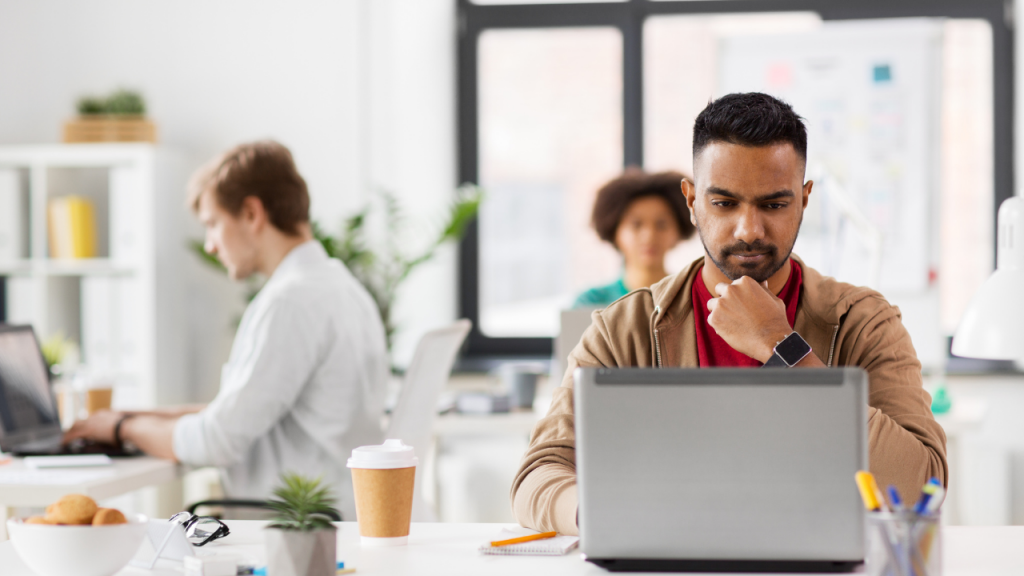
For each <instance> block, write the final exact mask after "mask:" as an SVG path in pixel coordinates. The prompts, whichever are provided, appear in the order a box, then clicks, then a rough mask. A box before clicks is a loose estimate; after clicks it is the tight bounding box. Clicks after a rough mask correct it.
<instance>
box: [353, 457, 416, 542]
mask: <svg viewBox="0 0 1024 576" xmlns="http://www.w3.org/2000/svg"><path fill="white" fill-rule="evenodd" d="M416 464H418V461H417V459H416V452H415V451H414V450H413V448H412V446H406V445H405V444H403V443H402V441H401V440H385V441H384V444H381V445H379V446H360V447H359V448H356V449H355V450H353V451H352V457H351V458H349V460H348V467H349V468H351V469H352V488H353V490H354V491H355V495H356V517H357V518H358V520H359V534H360V536H362V543H363V544H366V545H369V546H401V545H404V544H406V543H408V541H409V524H410V522H411V519H412V495H413V492H414V490H415V483H416Z"/></svg>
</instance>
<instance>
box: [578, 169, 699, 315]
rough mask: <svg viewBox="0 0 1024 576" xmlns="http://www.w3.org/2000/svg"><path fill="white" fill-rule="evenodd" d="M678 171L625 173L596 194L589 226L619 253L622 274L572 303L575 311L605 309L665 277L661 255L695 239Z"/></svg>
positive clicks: (633, 171)
mask: <svg viewBox="0 0 1024 576" xmlns="http://www.w3.org/2000/svg"><path fill="white" fill-rule="evenodd" d="M685 177H686V176H684V175H683V174H681V173H679V172H659V173H657V174H649V173H647V172H644V171H643V170H640V169H638V168H629V169H627V170H626V171H625V172H623V174H622V175H621V176H619V177H618V178H616V179H614V180H612V181H611V182H608V183H607V184H605V185H604V186H602V187H601V189H600V190H599V191H598V192H597V200H595V201H594V212H593V215H592V216H591V224H592V225H593V226H594V230H595V231H597V235H598V236H599V237H600V238H601V240H604V241H605V242H608V243H609V244H611V245H612V246H614V247H615V249H616V250H618V251H619V253H620V254H622V260H623V274H622V276H620V277H619V279H618V280H615V281H614V282H612V283H611V284H607V285H605V286H597V287H595V288H591V289H590V290H587V291H586V292H584V293H582V294H580V295H579V297H578V298H576V302H575V303H574V304H573V308H604V307H605V306H607V305H609V304H611V303H612V302H614V301H616V300H618V299H619V298H621V297H623V296H625V295H626V294H628V293H629V292H630V291H631V290H636V289H637V288H645V287H647V286H650V285H651V284H654V283H656V282H658V281H659V280H661V279H662V278H664V277H666V276H668V272H667V271H666V270H665V255H666V254H667V253H668V251H669V250H671V249H672V248H674V247H675V246H676V245H677V244H679V242H681V241H683V240H686V239H688V238H690V237H691V236H693V233H694V227H693V224H691V223H690V212H689V210H688V209H687V208H686V197H684V196H683V193H682V191H681V190H680V188H679V183H680V181H681V180H682V179H683V178H685Z"/></svg>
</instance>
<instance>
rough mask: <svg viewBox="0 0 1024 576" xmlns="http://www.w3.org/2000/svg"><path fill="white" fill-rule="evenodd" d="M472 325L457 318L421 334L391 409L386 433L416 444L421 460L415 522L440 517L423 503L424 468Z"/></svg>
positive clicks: (415, 496) (391, 436)
mask: <svg viewBox="0 0 1024 576" xmlns="http://www.w3.org/2000/svg"><path fill="white" fill-rule="evenodd" d="M472 325H473V324H472V322H470V321H469V320H466V319H462V320H457V321H456V322H455V323H454V324H451V325H450V326H446V327H444V328H439V329H437V330H431V331H430V332H427V333H426V334H424V335H423V337H422V338H420V341H419V343H418V344H417V345H416V351H415V353H413V357H412V362H410V363H409V368H408V369H407V370H406V372H405V379H404V380H403V381H402V389H401V390H400V391H399V393H398V402H397V403H396V404H395V409H394V410H393V411H392V412H391V422H390V423H389V424H388V432H387V436H386V437H387V438H399V439H401V440H402V441H403V442H405V443H406V444H408V445H409V446H412V447H413V448H414V449H415V450H416V457H417V458H419V461H420V465H419V466H418V467H417V468H416V485H417V487H419V488H418V489H417V490H416V493H415V494H414V496H413V521H414V522H424V521H431V520H436V515H434V514H433V513H432V511H431V510H430V509H429V508H427V507H426V505H425V504H424V503H423V497H422V494H421V489H422V486H423V482H422V481H421V477H422V471H423V466H424V465H425V464H426V461H427V456H428V454H429V452H430V446H431V444H432V443H433V427H434V418H436V417H437V400H438V397H439V396H440V395H441V391H442V390H443V389H444V387H445V384H447V383H448V377H449V376H450V375H451V371H452V366H453V365H454V364H455V355H456V354H457V353H458V351H459V348H460V347H461V346H462V342H463V340H465V339H466V335H467V334H469V329H470V327H471V326H472Z"/></svg>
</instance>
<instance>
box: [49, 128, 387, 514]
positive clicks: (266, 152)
mask: <svg viewBox="0 0 1024 576" xmlns="http://www.w3.org/2000/svg"><path fill="white" fill-rule="evenodd" d="M189 200H190V202H191V205H192V209H193V210H194V211H195V212H196V214H197V215H198V217H199V220H200V221H201V222H202V223H203V225H204V226H205V227H206V246H205V248H206V251H207V252H209V253H210V254H214V255H216V256H217V258H218V259H220V261H221V263H223V264H224V266H225V267H226V268H227V270H228V273H229V274H230V276H231V277H232V278H234V279H240V278H246V277H248V276H250V275H252V274H257V273H259V274H262V275H263V276H264V277H266V278H267V282H266V284H264V285H263V288H262V289H261V290H260V292H259V294H258V295H257V296H256V298H255V299H254V300H253V301H252V303H251V304H249V307H248V308H247V309H246V311H245V315H244V316H243V317H242V322H241V324H240V325H239V327H238V333H237V335H236V336H235V341H234V344H233V346H232V349H231V356H230V358H229V359H228V363H227V364H226V365H225V366H224V369H223V372H222V375H221V388H220V392H219V393H218V394H217V397H216V398H214V400H213V402H211V403H210V404H209V405H208V406H195V407H183V408H170V409H165V410H163V411H157V412H145V413H143V412H126V413H117V412H109V411H108V412H102V413H99V414H96V415H94V416H92V417H91V418H89V419H87V420H83V421H80V422H77V423H76V424H75V425H74V427H73V428H72V429H71V430H69V431H68V434H67V436H66V438H65V440H66V441H70V440H73V439H75V438H88V439H92V440H97V441H101V442H110V443H115V444H120V443H122V442H124V443H131V444H134V445H135V446H137V447H138V448H139V449H141V450H142V451H144V452H146V453H147V454H152V455H155V456H160V457H163V458H169V459H173V460H177V461H179V462H183V463H186V464H192V465H196V466H217V467H219V468H220V469H221V471H222V478H223V480H224V488H225V492H226V494H227V496H229V497H232V498H255V499H266V498H268V497H269V496H270V494H271V489H272V488H273V487H274V486H275V485H276V484H277V483H278V481H279V476H280V474H281V473H282V472H285V471H290V472H298V473H302V474H308V475H311V476H314V477H315V476H323V478H324V480H325V481H327V482H328V483H329V484H330V485H331V486H332V488H333V489H334V490H335V494H336V495H337V496H338V497H339V504H340V506H339V508H340V510H341V512H342V514H343V515H344V516H345V517H347V518H348V519H350V520H351V519H354V518H355V505H354V503H353V498H352V487H351V478H350V476H349V473H348V470H346V469H345V459H346V458H347V457H348V456H349V454H350V452H351V450H352V449H353V448H355V447H357V446H362V445H367V444H377V443H379V442H380V441H381V440H382V431H381V427H380V415H381V414H382V413H383V405H384V392H385V389H384V386H385V383H386V377H387V359H386V352H385V344H384V327H383V324H382V323H381V320H380V315H379V313H378V311H377V308H376V306H375V305H374V302H373V300H372V299H371V298H370V295H369V293H367V291H366V290H365V289H364V288H363V287H362V285H361V284H359V282H358V281H356V279H355V278H354V277H353V276H352V275H351V274H350V273H349V271H348V270H347V269H346V268H345V267H344V266H343V265H342V264H341V262H339V261H337V260H334V259H331V258H328V257H327V253H326V252H325V251H324V249H323V247H322V246H321V245H320V243H319V242H317V241H316V240H314V239H313V235H312V232H311V230H310V225H309V193H308V192H307V189H306V183H305V181H304V180H303V179H302V177H301V176H300V175H299V173H298V171H297V170H296V168H295V163H294V161H293V160H292V155H291V153H290V152H289V151H288V149H287V148H285V147H284V146H282V145H280V144H278V143H276V142H256V143H251V144H243V145H240V146H238V147H236V148H234V149H232V150H229V151H228V152H226V153H225V154H223V155H222V156H220V157H219V158H216V159H215V160H213V161H212V162H211V163H210V164H208V165H207V166H206V167H205V168H203V169H202V170H201V171H200V172H199V173H198V174H197V175H196V177H195V178H194V179H193V183H192V186H191V191H190V199H189Z"/></svg>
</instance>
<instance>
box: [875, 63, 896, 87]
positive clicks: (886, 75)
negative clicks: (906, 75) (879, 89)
mask: <svg viewBox="0 0 1024 576" xmlns="http://www.w3.org/2000/svg"><path fill="white" fill-rule="evenodd" d="M874 79H875V84H885V83H886V82H892V68H890V67H889V65H888V64H875V67H874Z"/></svg>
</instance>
